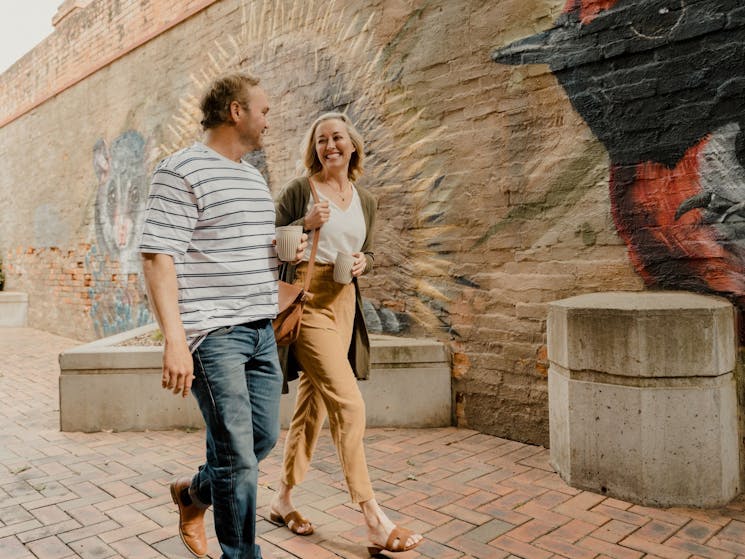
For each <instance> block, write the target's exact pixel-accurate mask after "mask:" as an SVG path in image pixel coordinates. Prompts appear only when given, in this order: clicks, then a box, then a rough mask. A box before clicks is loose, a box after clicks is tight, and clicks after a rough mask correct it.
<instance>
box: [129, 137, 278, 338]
mask: <svg viewBox="0 0 745 559" xmlns="http://www.w3.org/2000/svg"><path fill="white" fill-rule="evenodd" d="M273 239H274V202H273V200H272V196H271V193H270V192H269V187H268V186H267V184H266V181H265V180H264V178H263V177H262V176H261V173H259V171H258V170H256V168H255V167H253V166H252V165H249V164H248V163H244V162H241V163H237V162H235V161H231V160H230V159H228V158H226V157H223V156H222V155H220V154H219V153H217V152H216V151H213V150H212V149H210V148H208V147H207V146H205V145H204V144H202V143H199V142H197V143H195V144H194V145H192V146H191V147H188V148H185V149H183V150H181V151H179V152H176V153H175V154H173V155H171V156H170V157H167V158H166V159H164V160H163V161H161V163H160V164H159V165H158V167H157V168H156V170H155V173H154V174H153V179H152V184H151V187H150V196H149V198H148V206H147V213H146V216H145V226H144V230H143V234H142V239H141V241H140V245H139V251H140V252H141V253H164V254H170V255H172V256H173V258H174V262H175V265H176V274H177V280H178V288H179V309H180V312H181V320H182V321H183V324H184V329H185V330H186V338H187V341H188V342H189V346H190V348H191V349H192V351H193V350H194V349H195V348H196V346H197V345H198V344H199V342H201V340H203V339H204V336H205V335H206V334H207V333H208V332H210V331H212V330H214V329H216V328H221V327H223V326H233V325H237V324H243V323H246V322H252V321H254V320H259V319H263V318H274V317H275V316H276V314H277V258H276V252H275V249H274V246H273V244H272V240H273Z"/></svg>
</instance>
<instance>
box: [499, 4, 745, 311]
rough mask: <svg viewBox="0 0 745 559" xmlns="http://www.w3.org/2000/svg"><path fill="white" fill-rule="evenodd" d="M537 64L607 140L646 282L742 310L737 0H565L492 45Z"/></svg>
mask: <svg viewBox="0 0 745 559" xmlns="http://www.w3.org/2000/svg"><path fill="white" fill-rule="evenodd" d="M492 58H493V60H494V61H496V62H498V63H501V64H511V65H521V64H547V65H548V66H549V68H550V69H551V71H552V72H553V73H554V75H555V76H556V78H557V80H558V81H559V83H560V84H561V85H562V87H563V88H564V89H565V91H566V93H567V95H568V97H569V99H570V101H571V103H572V105H573V107H574V108H575V109H576V110H577V112H578V113H579V114H580V115H581V116H582V117H583V118H584V120H585V121H586V122H587V124H588V125H589V127H590V129H591V130H592V131H593V133H594V134H595V135H596V136H597V137H598V139H600V140H601V141H602V143H603V145H604V146H605V148H606V149H607V151H608V154H609V156H610V161H611V169H610V199H611V207H612V212H613V218H614V221H615V225H616V228H617V231H618V233H619V235H620V236H621V237H622V238H623V240H624V241H625V243H626V245H627V247H628V251H629V255H630V258H631V259H632V261H633V264H634V266H635V268H636V270H637V271H638V272H639V274H640V275H641V276H642V277H643V278H644V280H645V283H646V284H647V285H648V286H650V287H659V288H670V289H690V290H694V291H699V292H707V293H714V294H720V295H725V296H728V297H730V298H731V299H732V300H733V301H734V302H735V303H736V304H737V305H738V306H739V307H740V309H745V166H744V163H745V134H743V126H744V125H745V112H744V111H743V109H744V108H745V8H743V7H742V6H741V4H740V2H739V1H738V0H667V1H665V0H633V1H632V0H569V1H568V2H567V4H566V5H565V7H564V11H563V13H562V15H561V16H560V17H559V18H558V19H557V21H556V22H555V25H554V27H553V28H551V29H549V30H548V31H545V32H542V33H538V34H536V35H533V36H530V37H527V38H525V39H521V40H518V41H516V42H514V43H512V44H510V45H507V46H505V47H502V48H498V49H497V50H495V51H494V52H493V55H492Z"/></svg>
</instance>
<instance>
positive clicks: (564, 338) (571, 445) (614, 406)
mask: <svg viewBox="0 0 745 559" xmlns="http://www.w3.org/2000/svg"><path fill="white" fill-rule="evenodd" d="M547 330H548V332H547V335H548V353H549V361H550V368H549V420H550V422H549V425H550V437H551V461H552V464H553V466H554V468H555V469H556V470H557V472H558V473H559V474H560V475H561V477H562V478H563V479H564V480H565V481H566V482H567V483H569V484H570V485H572V486H574V487H578V488H581V489H589V490H592V491H595V492H597V493H603V494H607V495H611V496H614V497H617V498H620V499H623V500H627V501H632V502H636V503H640V504H645V505H652V506H674V505H683V506H719V505H723V504H725V503H727V502H729V501H730V500H732V499H733V498H734V497H735V496H736V495H737V494H738V492H739V490H740V486H739V485H740V462H739V438H738V408H737V395H736V388H735V379H734V374H733V372H734V367H735V356H736V353H735V351H736V345H735V326H734V311H733V308H732V305H731V304H730V303H729V302H727V301H726V300H724V299H719V298H715V297H704V296H701V295H694V294H691V293H682V292H675V293H667V292H647V293H595V294H590V295H582V296H578V297H572V298H569V299H564V300H562V301H556V302H554V303H552V304H551V305H550V307H549V318H548V327H547Z"/></svg>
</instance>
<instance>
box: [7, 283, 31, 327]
mask: <svg viewBox="0 0 745 559" xmlns="http://www.w3.org/2000/svg"><path fill="white" fill-rule="evenodd" d="M27 315H28V295H27V294H25V293H21V292H19V291H0V327H2V326H6V327H12V328H22V327H24V326H26V317H27Z"/></svg>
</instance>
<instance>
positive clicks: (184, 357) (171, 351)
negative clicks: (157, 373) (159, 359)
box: [161, 339, 194, 398]
mask: <svg viewBox="0 0 745 559" xmlns="http://www.w3.org/2000/svg"><path fill="white" fill-rule="evenodd" d="M193 380H194V361H193V360H192V357H191V353H190V352H189V346H188V345H186V340H185V339H184V340H183V341H178V342H175V343H169V342H168V341H166V344H165V347H164V349H163V378H162V379H161V386H162V387H163V388H165V389H168V390H173V393H174V394H181V396H182V397H183V398H186V396H187V395H188V394H189V391H190V390H191V383H192V381H193Z"/></svg>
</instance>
